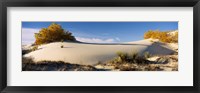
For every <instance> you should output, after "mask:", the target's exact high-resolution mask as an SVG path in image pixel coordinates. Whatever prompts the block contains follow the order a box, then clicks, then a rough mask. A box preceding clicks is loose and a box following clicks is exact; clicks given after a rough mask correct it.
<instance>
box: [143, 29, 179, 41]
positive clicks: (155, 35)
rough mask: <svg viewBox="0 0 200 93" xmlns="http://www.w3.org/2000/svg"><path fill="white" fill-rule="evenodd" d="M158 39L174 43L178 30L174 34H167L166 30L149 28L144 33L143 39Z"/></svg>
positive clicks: (176, 39)
mask: <svg viewBox="0 0 200 93" xmlns="http://www.w3.org/2000/svg"><path fill="white" fill-rule="evenodd" d="M149 38H152V39H159V40H160V41H161V42H166V43H176V42H178V32H176V33H175V35H169V33H168V32H161V31H159V30H155V31H153V30H149V31H147V32H146V33H144V39H149Z"/></svg>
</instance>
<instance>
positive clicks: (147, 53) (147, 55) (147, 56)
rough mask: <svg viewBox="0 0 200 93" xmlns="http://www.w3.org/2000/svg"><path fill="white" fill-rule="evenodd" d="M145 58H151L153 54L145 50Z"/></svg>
mask: <svg viewBox="0 0 200 93" xmlns="http://www.w3.org/2000/svg"><path fill="white" fill-rule="evenodd" d="M143 56H144V57H145V58H149V57H151V54H150V53H149V52H144V55H143Z"/></svg>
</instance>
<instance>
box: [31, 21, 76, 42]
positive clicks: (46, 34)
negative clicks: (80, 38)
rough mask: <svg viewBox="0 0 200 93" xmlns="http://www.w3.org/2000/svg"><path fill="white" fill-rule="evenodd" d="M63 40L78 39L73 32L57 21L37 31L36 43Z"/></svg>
mask: <svg viewBox="0 0 200 93" xmlns="http://www.w3.org/2000/svg"><path fill="white" fill-rule="evenodd" d="M61 40H62V41H65V40H68V41H76V39H75V37H74V36H73V35H72V33H71V32H69V31H64V29H63V28H62V27H61V26H60V25H58V24H56V23H52V24H51V25H50V26H49V27H47V28H42V29H41V30H40V31H39V33H35V44H36V45H40V44H45V43H50V42H57V41H61Z"/></svg>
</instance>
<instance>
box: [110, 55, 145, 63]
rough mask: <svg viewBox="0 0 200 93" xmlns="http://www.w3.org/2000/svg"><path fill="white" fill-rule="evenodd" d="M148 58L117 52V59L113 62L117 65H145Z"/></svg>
mask: <svg viewBox="0 0 200 93" xmlns="http://www.w3.org/2000/svg"><path fill="white" fill-rule="evenodd" d="M146 61H147V60H146V58H145V57H144V56H140V55H139V54H137V53H131V54H128V53H125V52H117V57H116V58H114V60H112V61H111V62H115V63H137V64H144V63H146Z"/></svg>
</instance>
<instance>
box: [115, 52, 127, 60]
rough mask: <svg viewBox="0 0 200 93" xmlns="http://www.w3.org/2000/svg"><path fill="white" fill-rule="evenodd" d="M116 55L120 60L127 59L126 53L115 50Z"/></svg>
mask: <svg viewBox="0 0 200 93" xmlns="http://www.w3.org/2000/svg"><path fill="white" fill-rule="evenodd" d="M117 55H118V59H119V60H121V61H127V59H128V54H127V53H123V52H117Z"/></svg>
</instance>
